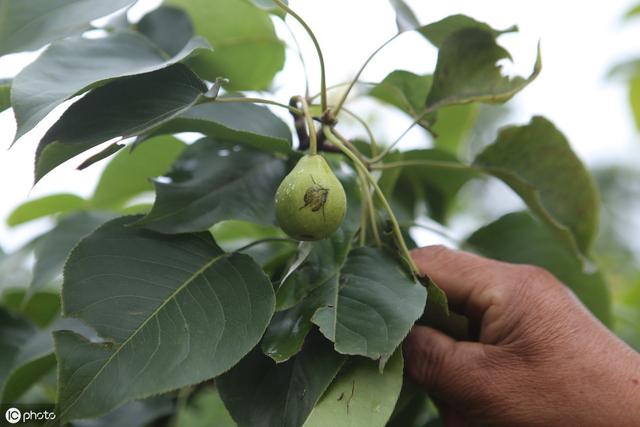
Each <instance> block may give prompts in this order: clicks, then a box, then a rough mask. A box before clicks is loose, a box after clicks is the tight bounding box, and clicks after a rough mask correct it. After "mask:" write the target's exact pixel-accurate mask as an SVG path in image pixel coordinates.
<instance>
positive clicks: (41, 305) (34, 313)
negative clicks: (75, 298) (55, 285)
mask: <svg viewBox="0 0 640 427" xmlns="http://www.w3.org/2000/svg"><path fill="white" fill-rule="evenodd" d="M27 283H28V282H27ZM27 291H28V290H27V289H26V288H12V289H8V290H7V291H5V292H4V293H3V295H2V300H1V301H0V303H1V305H3V306H4V307H6V308H7V309H9V310H12V311H13V312H15V313H18V314H20V315H21V316H24V317H25V318H27V319H28V320H29V321H31V322H33V324H34V325H36V326H37V327H38V328H45V327H47V326H49V325H50V324H51V323H52V322H53V321H54V320H55V319H56V317H57V316H58V315H59V314H60V293H59V292H57V291H54V292H48V291H45V292H37V293H36V294H34V295H32V296H31V298H29V299H28V300H27V299H25V298H26V295H27Z"/></svg>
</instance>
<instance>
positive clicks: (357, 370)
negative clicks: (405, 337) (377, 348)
mask: <svg viewBox="0 0 640 427" xmlns="http://www.w3.org/2000/svg"><path fill="white" fill-rule="evenodd" d="M402 370H403V360H402V352H401V351H396V352H395V353H394V355H393V356H392V357H391V359H389V362H388V363H387V366H386V368H385V370H384V372H383V373H381V372H380V370H379V369H378V363H376V362H374V361H371V360H366V359H360V358H351V359H350V360H349V363H348V364H347V366H345V368H344V369H343V370H342V371H341V372H340V373H339V374H338V377H337V378H336V380H335V381H334V382H333V384H331V386H330V387H329V389H328V390H327V392H326V393H325V394H324V395H323V396H322V399H321V400H320V402H319V403H318V404H317V405H316V407H315V408H313V412H311V416H310V417H309V419H308V420H307V422H306V423H305V424H304V427H326V426H331V427H384V426H385V424H386V423H387V421H388V420H389V418H390V417H391V413H392V412H393V408H394V407H395V405H396V401H397V400H398V396H399V395H400V389H401V388H402Z"/></svg>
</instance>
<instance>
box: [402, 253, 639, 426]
mask: <svg viewBox="0 0 640 427" xmlns="http://www.w3.org/2000/svg"><path fill="white" fill-rule="evenodd" d="M412 256H413V258H414V260H415V262H416V264H417V265H418V267H419V268H420V269H421V271H422V272H423V273H425V274H427V275H429V276H430V277H431V278H432V279H433V280H434V281H435V282H436V283H437V284H438V285H439V286H440V287H441V288H442V289H443V290H444V291H445V293H446V294H447V296H448V297H449V302H450V304H451V305H452V306H453V307H454V308H456V309H458V308H459V310H460V312H462V314H465V315H466V316H468V317H469V318H470V320H471V321H472V322H478V325H479V328H480V329H479V330H480V335H479V342H463V341H455V340H453V339H452V338H450V337H448V336H447V335H444V334H443V333H441V332H439V331H436V330H435V329H432V328H429V327H426V326H415V327H414V328H413V329H412V331H411V333H410V334H409V336H408V337H407V338H406V339H405V342H404V354H405V366H406V369H407V373H408V375H409V376H410V378H411V379H413V381H415V382H416V383H417V384H418V385H420V386H421V387H422V388H424V390H425V391H426V392H427V393H429V395H430V396H431V397H432V398H433V399H434V400H435V402H437V404H438V406H439V407H440V409H441V415H442V417H443V419H444V421H445V424H446V425H447V426H458V425H504V426H538V425H540V426H581V427H582V426H617V427H618V426H640V355H639V354H638V353H636V352H635V351H633V350H632V349H631V348H630V347H628V346H627V345H626V344H624V343H623V342H622V341H621V340H619V339H618V338H617V337H615V336H614V335H613V334H612V333H611V332H610V331H609V330H608V329H607V328H606V327H604V326H603V325H602V324H601V323H600V322H599V321H598V320H597V319H596V318H595V317H593V315H591V313H590V312H589V311H588V310H587V309H586V308H585V307H584V306H583V305H582V304H581V303H580V301H578V299H577V298H576V297H575V296H574V295H573V293H572V292H571V291H570V290H569V289H568V288H567V287H565V286H564V285H562V284H561V283H560V282H559V281H558V280H557V279H556V278H555V277H554V276H553V275H551V274H550V273H548V272H547V271H545V270H543V269H540V268H537V267H533V266H527V265H514V264H507V263H503V262H498V261H493V260H490V259H486V258H482V257H480V256H476V255H473V254H469V253H465V252H460V251H454V250H450V249H447V248H444V247H442V246H431V247H426V248H422V249H417V250H414V251H413V252H412Z"/></svg>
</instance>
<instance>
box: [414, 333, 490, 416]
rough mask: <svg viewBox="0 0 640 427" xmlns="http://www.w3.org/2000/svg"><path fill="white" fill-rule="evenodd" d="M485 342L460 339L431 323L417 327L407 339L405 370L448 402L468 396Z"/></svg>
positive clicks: (424, 386)
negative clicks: (460, 340)
mask: <svg viewBox="0 0 640 427" xmlns="http://www.w3.org/2000/svg"><path fill="white" fill-rule="evenodd" d="M483 355H484V352H483V349H482V345H481V344H479V343H472V342H458V341H455V340H454V339H452V338H451V337H449V336H447V335H445V334H443V333H442V332H440V331H437V330H435V329H433V328H430V327H428V326H414V327H413V328H412V329H411V332H410V333H409V335H408V336H407V338H405V340H404V358H405V369H406V372H407V374H408V375H409V377H410V378H411V379H412V380H413V381H414V382H415V383H417V384H419V385H420V386H422V387H423V388H424V389H425V391H426V392H427V393H429V394H432V395H434V396H436V397H439V398H440V399H443V400H444V401H447V402H448V403H455V402H459V401H460V400H462V399H465V398H468V397H469V396H468V391H469V388H470V385H471V383H473V382H474V380H475V378H474V376H473V375H470V373H472V372H478V369H476V368H477V367H478V366H479V362H480V358H481V357H483Z"/></svg>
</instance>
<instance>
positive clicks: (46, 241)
mask: <svg viewBox="0 0 640 427" xmlns="http://www.w3.org/2000/svg"><path fill="white" fill-rule="evenodd" d="M111 218H112V215H109V214H104V213H99V212H79V213H76V214H73V215H69V216H66V217H64V218H62V219H61V220H60V222H59V223H58V224H57V225H56V226H55V227H54V228H53V230H51V231H49V232H48V233H46V234H44V235H43V236H42V237H41V238H40V239H38V242H37V244H36V246H35V250H34V253H35V258H36V261H35V264H34V266H33V278H32V279H31V286H30V289H29V292H28V297H30V296H31V295H33V293H35V292H37V291H39V290H40V289H42V288H43V287H45V286H47V285H55V284H59V283H60V281H59V280H60V279H61V278H62V268H63V267H64V263H65V261H66V260H67V257H68V256H69V253H70V252H71V250H72V249H73V248H74V247H75V246H76V245H77V244H78V242H79V241H80V240H81V239H82V238H83V237H85V236H86V235H88V234H89V233H91V232H92V231H93V230H95V229H96V228H98V227H99V226H100V225H102V224H104V223H105V222H106V221H107V220H109V219H111Z"/></svg>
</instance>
